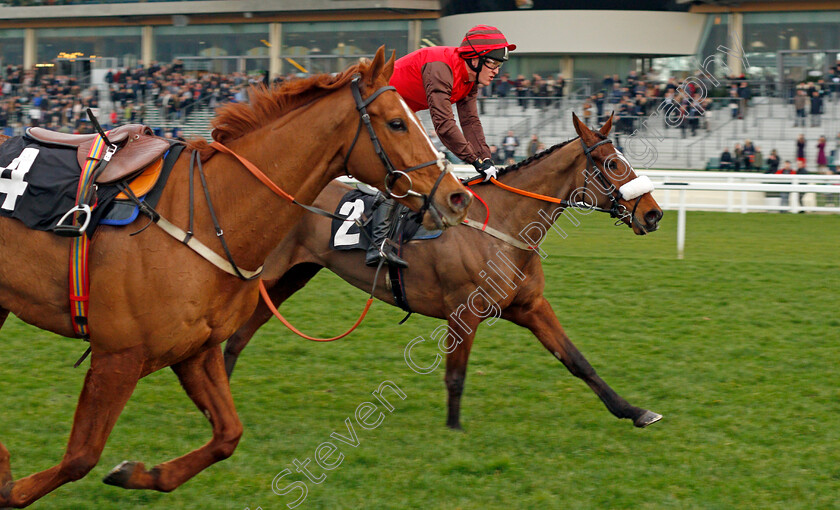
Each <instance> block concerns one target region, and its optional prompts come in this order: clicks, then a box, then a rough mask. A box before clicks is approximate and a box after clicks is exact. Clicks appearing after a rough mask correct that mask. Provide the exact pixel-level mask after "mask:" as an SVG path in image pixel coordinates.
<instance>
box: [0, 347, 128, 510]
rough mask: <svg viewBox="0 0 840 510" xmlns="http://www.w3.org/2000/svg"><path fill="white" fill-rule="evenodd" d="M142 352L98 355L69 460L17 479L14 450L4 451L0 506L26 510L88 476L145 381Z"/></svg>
mask: <svg viewBox="0 0 840 510" xmlns="http://www.w3.org/2000/svg"><path fill="white" fill-rule="evenodd" d="M140 356H142V354H141V353H140V352H139V350H138V349H131V350H128V351H123V352H121V353H118V354H108V353H96V352H95V353H94V354H93V357H92V359H91V367H90V369H89V370H88V372H87V375H86V376H85V384H84V387H83V388H82V394H81V396H80V397H79V404H78V406H77V407H76V414H75V416H74V418H73V429H72V431H71V432H70V441H69V442H68V444H67V450H66V452H65V454H64V458H63V459H62V460H61V463H60V464H58V465H57V466H53V467H51V468H50V469H47V470H46V471H41V472H40V473H35V474H32V475H29V476H27V477H26V478H21V479H20V480H17V481H12V480H11V474H10V473H9V472H8V451H7V450H6V449H5V448H2V450H0V470H2V471H5V472H6V473H5V474H4V475H3V477H2V478H3V480H5V481H6V483H5V486H4V487H2V489H0V508H7V507H13V508H23V507H25V506H28V505H30V504H31V503H32V502H34V501H36V500H38V499H39V498H41V497H42V496H44V495H45V494H47V493H49V492H51V491H53V490H55V489H56V488H57V487H59V486H61V485H63V484H65V483H67V482H72V481H75V480H78V479H80V478H82V477H83V476H85V475H86V474H87V473H88V472H90V470H91V469H93V467H94V466H95V465H96V463H97V462H98V461H99V456H100V455H101V454H102V449H103V448H104V447H105V442H106V441H107V439H108V435H109V434H110V433H111V429H113V427H114V424H115V423H116V422H117V418H118V417H119V416H120V413H121V412H122V410H123V408H124V407H125V403H126V402H128V399H129V397H131V394H132V393H133V392H134V388H135V387H136V386H137V381H139V380H140V375H141V369H142V360H141V359H140Z"/></svg>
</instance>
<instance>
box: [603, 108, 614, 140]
mask: <svg viewBox="0 0 840 510" xmlns="http://www.w3.org/2000/svg"><path fill="white" fill-rule="evenodd" d="M613 117H615V111H613V112H612V113H610V118H609V119H607V122H605V123H604V125H603V126H601V134H602V135H604V136H607V135H608V134H610V131H611V130H612V122H613Z"/></svg>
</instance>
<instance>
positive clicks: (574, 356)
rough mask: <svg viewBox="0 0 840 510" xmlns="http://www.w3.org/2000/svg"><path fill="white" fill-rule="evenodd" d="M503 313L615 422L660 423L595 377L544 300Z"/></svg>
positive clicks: (644, 424) (652, 414)
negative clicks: (577, 381) (576, 380)
mask: <svg viewBox="0 0 840 510" xmlns="http://www.w3.org/2000/svg"><path fill="white" fill-rule="evenodd" d="M505 312H506V314H510V320H511V322H513V323H515V324H518V325H520V326H524V327H526V328H528V329H530V330H531V332H532V333H534V335H536V337H537V338H538V339H539V341H540V342H542V344H543V346H545V348H546V349H548V350H549V352H551V353H552V354H554V356H555V357H556V358H557V359H559V360H560V361H561V362H562V363H563V365H565V366H566V368H567V369H568V370H569V372H571V373H572V375H574V376H575V377H578V378H580V379H582V380H583V381H584V382H586V384H588V385H589V387H590V388H592V391H594V392H595V394H596V395H598V397H599V398H600V399H601V401H602V402H604V405H606V406H607V409H608V410H609V411H610V412H611V413H612V414H614V415H615V416H616V417H617V418H628V419H631V420H633V425H635V426H637V427H647V426H648V425H650V424H651V423H655V422H657V421H659V420H660V419H662V416H661V415H659V414H657V413H654V412H653V411H648V410H646V409H641V408H639V407H634V406H631V405H630V404H629V403H627V401H626V400H624V399H623V398H622V397H620V396H619V395H618V394H617V393H616V392H615V391H613V389H612V388H610V387H609V386H608V385H607V383H605V382H604V381H603V380H602V379H601V378H600V377H598V374H596V373H595V369H594V368H592V366H591V365H590V364H589V362H588V361H586V358H584V357H583V354H581V353H580V351H578V349H577V347H575V346H574V344H573V343H572V342H571V340H569V337H568V336H566V333H565V331H563V327H562V326H561V325H560V321H558V320H557V316H555V315H554V311H553V310H552V309H551V305H550V304H548V301H547V300H546V299H545V298H544V297H542V296H540V297H539V298H537V300H536V301H535V302H533V303H529V304H528V305H526V306H519V307H510V308H508V309H507V310H506V311H505Z"/></svg>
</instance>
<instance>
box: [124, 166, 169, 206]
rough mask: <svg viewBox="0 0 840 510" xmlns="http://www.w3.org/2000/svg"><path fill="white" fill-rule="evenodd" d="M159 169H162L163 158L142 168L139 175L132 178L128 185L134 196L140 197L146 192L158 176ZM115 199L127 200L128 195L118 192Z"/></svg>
mask: <svg viewBox="0 0 840 510" xmlns="http://www.w3.org/2000/svg"><path fill="white" fill-rule="evenodd" d="M161 170H163V158H160V159H159V160H157V161H155V162H154V163H152V164H151V165H149V166H147V167H146V168H144V169H143V171H142V172H140V175H138V176H137V177H135V178H134V179H132V180H131V182H130V183H129V184H128V187H129V188H130V189H131V191H132V192H133V193H134V196H136V197H142V196H143V195H145V194H146V193H148V192H149V191H150V190H151V189H152V186H154V185H155V183H156V182H157V180H158V177H160V171H161ZM117 200H128V195H126V194H125V193H120V194H119V195H117Z"/></svg>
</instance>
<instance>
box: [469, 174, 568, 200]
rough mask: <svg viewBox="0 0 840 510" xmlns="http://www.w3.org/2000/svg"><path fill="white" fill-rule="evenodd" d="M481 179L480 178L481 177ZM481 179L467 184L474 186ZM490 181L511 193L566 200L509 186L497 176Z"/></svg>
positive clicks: (529, 196)
mask: <svg viewBox="0 0 840 510" xmlns="http://www.w3.org/2000/svg"><path fill="white" fill-rule="evenodd" d="M479 179H480V178H479ZM479 179H474V180H472V181H470V182H468V183H467V186H472V185H473V184H476V183H477V182H480V181H479ZM490 182H492V183H493V184H495V185H496V186H498V187H500V188H502V189H503V190H507V191H510V192H511V193H516V194H517V195H522V196H523V197H528V198H536V199H537V200H545V201H546V202H551V203H553V204H560V205H566V204H564V200H560V199H559V198H554V197H549V196H547V195H540V194H539V193H532V192H530V191H525V190H524V189H519V188H514V187H513V186H508V185H507V184H502V183H501V182H499V181H497V180H496V178H495V177H491V178H490Z"/></svg>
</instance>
